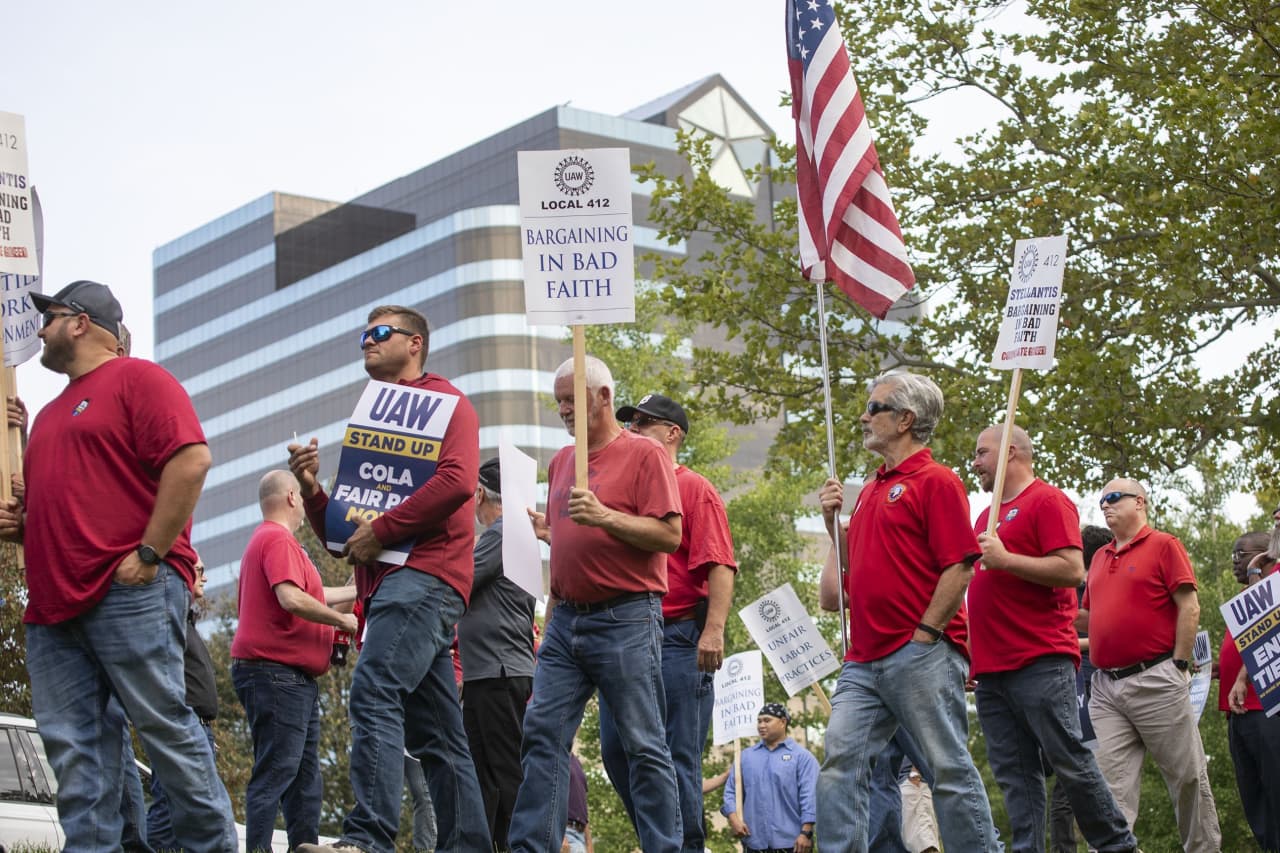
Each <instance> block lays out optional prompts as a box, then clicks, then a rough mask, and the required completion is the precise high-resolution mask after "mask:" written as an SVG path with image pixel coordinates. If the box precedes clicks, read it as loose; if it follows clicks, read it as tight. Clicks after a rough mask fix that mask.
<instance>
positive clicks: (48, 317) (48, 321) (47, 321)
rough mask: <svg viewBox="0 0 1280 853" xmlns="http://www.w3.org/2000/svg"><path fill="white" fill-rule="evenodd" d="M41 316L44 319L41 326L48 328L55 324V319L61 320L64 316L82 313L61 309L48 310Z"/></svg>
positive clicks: (74, 315) (75, 315)
mask: <svg viewBox="0 0 1280 853" xmlns="http://www.w3.org/2000/svg"><path fill="white" fill-rule="evenodd" d="M40 316H41V318H42V319H43V320H44V325H43V326H42V327H41V328H44V329H47V328H49V327H50V326H51V325H53V321H54V320H60V319H62V318H63V317H79V316H80V315H79V314H76V313H71V314H67V313H64V312H60V311H46V312H44V314H42V315H40Z"/></svg>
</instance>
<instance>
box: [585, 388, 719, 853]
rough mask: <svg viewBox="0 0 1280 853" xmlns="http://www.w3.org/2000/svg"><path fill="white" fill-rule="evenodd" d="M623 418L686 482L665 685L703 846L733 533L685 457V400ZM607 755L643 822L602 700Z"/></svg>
mask: <svg viewBox="0 0 1280 853" xmlns="http://www.w3.org/2000/svg"><path fill="white" fill-rule="evenodd" d="M617 417H618V420H619V421H622V422H623V423H626V424H627V428H628V429H630V430H631V431H632V432H634V433H637V434H639V435H645V436H648V437H649V438H652V439H653V440H654V441H656V442H658V443H659V444H661V445H662V447H663V449H664V450H666V452H667V456H668V458H669V459H670V460H671V464H672V466H674V468H675V473H676V487H677V488H678V489H679V490H680V506H681V509H682V513H683V514H682V515H681V519H680V525H681V532H680V547H679V548H677V549H676V551H675V553H673V554H671V555H669V556H668V557H667V594H666V596H664V597H663V599H662V623H663V626H662V687H663V691H664V692H665V694H666V698H667V707H666V718H667V746H668V748H669V749H670V750H671V762H672V764H674V765H675V769H676V782H677V784H678V785H679V788H680V817H681V818H682V820H683V821H684V850H686V851H693V853H702V851H703V850H704V849H705V846H706V845H705V839H706V830H705V828H704V825H703V813H702V750H703V747H705V746H706V743H707V731H708V729H710V727H711V712H712V706H713V703H714V700H715V695H714V689H715V671H716V670H717V669H719V668H720V664H721V662H722V661H723V660H724V624H725V620H726V619H727V618H728V616H729V605H730V603H731V602H732V601H733V581H734V573H735V572H736V571H737V568H738V564H737V563H736V562H734V559H733V540H732V538H730V536H729V519H728V517H727V516H726V515H725V510H724V501H722V500H721V499H720V495H719V493H717V492H716V488H715V486H713V485H711V483H710V481H709V480H707V478H706V477H703V476H702V475H701V474H698V473H695V472H694V471H691V470H690V469H688V468H686V467H685V466H683V465H681V464H680V463H679V462H678V461H677V456H678V455H679V452H680V446H681V445H682V444H683V443H684V438H685V436H686V435H688V434H689V417H688V415H686V414H685V411H684V407H683V406H681V405H680V404H679V403H677V402H676V401H675V400H672V399H670V398H669V397H664V396H662V395H661V394H646V395H645V396H644V397H643V398H642V399H641V400H640V402H639V403H637V404H636V405H634V406H623V407H622V408H621V409H618V412H617ZM600 757H601V759H602V760H603V761H604V768H605V771H606V772H607V773H608V774H609V779H610V781H612V782H613V787H614V788H615V789H617V791H618V796H619V798H621V800H622V805H623V806H624V807H625V808H626V810H627V814H628V815H629V816H630V817H631V823H632V824H633V825H634V824H635V823H636V815H635V804H634V802H633V801H632V797H631V783H630V776H631V773H630V767H629V765H628V762H627V755H626V751H625V750H624V749H623V748H622V738H621V737H620V736H619V734H618V727H617V724H616V723H615V722H614V718H613V712H612V711H611V710H610V709H609V703H608V702H607V701H604V700H602V701H601V702H600Z"/></svg>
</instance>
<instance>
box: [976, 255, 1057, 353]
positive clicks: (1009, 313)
mask: <svg viewBox="0 0 1280 853" xmlns="http://www.w3.org/2000/svg"><path fill="white" fill-rule="evenodd" d="M1066 256H1067V238H1066V237H1065V236H1058V237H1036V238H1034V239H1031V240H1019V241H1017V242H1016V243H1015V244H1014V247H1013V257H1014V263H1013V270H1012V272H1010V274H1009V296H1008V298H1007V299H1006V300H1005V305H1004V314H1003V315H1002V319H1001V323H1000V336H999V338H998V339H997V341H996V351H995V354H994V355H993V356H992V357H991V366H992V367H995V368H999V369H1000V370H1012V369H1014V368H1017V367H1025V368H1030V369H1032V370H1048V369H1050V368H1052V367H1053V351H1054V347H1055V346H1056V344H1057V341H1058V309H1059V307H1060V306H1061V305H1062V273H1063V270H1064V269H1065V267H1066Z"/></svg>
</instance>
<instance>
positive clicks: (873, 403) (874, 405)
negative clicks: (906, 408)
mask: <svg viewBox="0 0 1280 853" xmlns="http://www.w3.org/2000/svg"><path fill="white" fill-rule="evenodd" d="M898 411H901V409H899V408H898V407H897V406H890V405H889V404H888V403H881V402H880V401H879V400H869V401H868V402H867V414H868V415H870V416H871V417H873V418H874V417H875V416H876V415H878V414H880V413H881V412H898Z"/></svg>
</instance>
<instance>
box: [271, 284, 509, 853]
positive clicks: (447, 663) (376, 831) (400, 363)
mask: <svg viewBox="0 0 1280 853" xmlns="http://www.w3.org/2000/svg"><path fill="white" fill-rule="evenodd" d="M428 337H429V332H428V329H427V320H426V318H425V317H423V316H422V314H420V313H419V312H417V311H415V310H414V309H412V308H407V307H404V306H399V305H383V306H379V307H377V308H374V309H373V310H372V311H371V312H370V313H369V320H368V324H367V325H366V327H365V329H364V331H363V332H362V333H361V334H360V349H361V351H362V352H363V354H364V368H365V372H366V373H368V374H369V378H371V379H377V380H380V381H383V382H392V383H399V384H401V385H406V386H409V387H412V388H419V389H425V390H427V391H432V392H435V393H437V394H447V395H451V396H454V397H456V398H457V400H456V404H455V406H454V409H453V415H452V418H451V420H450V421H449V426H448V430H447V431H446V433H445V436H444V439H443V440H442V441H441V442H440V446H439V448H438V450H439V456H438V459H437V462H436V469H435V472H434V473H433V474H432V475H431V477H430V478H428V479H427V480H426V481H425V482H423V483H422V484H421V485H420V486H418V487H417V490H416V491H415V492H414V493H413V494H412V495H411V496H410V497H409V498H408V499H406V500H405V501H403V502H402V503H400V504H398V505H397V506H395V507H394V508H392V509H389V510H387V511H386V512H385V513H383V514H382V515H380V516H378V517H377V518H376V519H374V520H373V521H372V522H368V521H360V522H359V523H358V526H357V528H356V531H355V532H354V533H353V534H351V536H350V538H348V539H347V542H346V546H345V553H346V554H347V559H348V560H349V561H350V562H352V563H353V564H354V565H355V567H356V588H357V591H358V595H359V598H360V601H361V603H362V607H363V612H364V620H365V621H364V644H363V648H362V651H361V653H360V657H359V659H358V660H357V662H356V668H355V672H354V673H353V675H352V681H351V700H350V707H349V709H348V713H349V715H350V718H351V788H352V792H353V794H354V795H355V801H356V802H355V807H354V808H353V809H352V810H351V812H350V813H349V814H348V815H347V818H346V820H345V821H344V823H343V828H342V839H341V840H340V841H339V843H338V845H337V848H335V849H339V850H342V849H355V850H364V851H368V852H369V853H390V851H391V850H393V849H394V847H395V835H396V829H397V827H398V826H399V822H400V805H401V796H402V793H403V786H404V773H403V767H404V764H403V760H402V758H403V753H404V751H405V750H406V749H407V750H408V751H409V753H410V754H411V755H413V757H414V758H417V759H418V760H419V761H421V762H422V768H423V770H424V771H425V772H426V776H427V783H428V786H429V788H430V790H431V801H432V804H433V805H434V807H435V812H436V823H437V826H438V829H439V841H438V843H439V845H440V848H441V849H443V850H453V851H462V852H463V853H470V851H477V853H479V851H489V850H490V848H491V846H492V845H491V844H490V841H489V832H488V829H487V827H486V824H485V818H484V809H483V801H482V799H481V797H480V786H479V785H478V784H477V782H476V771H475V767H474V766H473V765H472V763H471V753H470V751H469V750H468V749H467V739H466V734H465V732H464V731H463V727H462V710H461V708H460V707H459V706H458V691H457V686H456V683H455V682H454V677H453V660H452V658H451V656H450V654H449V647H450V645H451V644H452V642H453V634H454V626H456V625H457V623H458V619H459V618H460V617H461V616H462V614H463V612H464V610H465V609H466V606H467V601H468V599H469V597H470V595H471V575H472V571H473V566H472V558H471V549H472V545H473V543H474V539H475V532H474V531H475V520H474V513H473V508H472V507H473V500H474V496H475V490H476V470H477V468H478V467H479V464H480V448H479V444H480V441H479V425H478V421H477V419H476V413H475V409H474V408H472V406H471V403H470V402H469V401H468V400H467V398H466V397H465V396H463V394H462V392H461V391H459V390H458V389H457V388H455V387H454V386H453V384H451V383H450V382H449V381H448V380H446V379H445V378H444V377H443V376H438V375H436V374H434V373H426V372H424V370H425V366H426V359H427V345H428ZM289 453H290V455H289V467H290V468H291V469H292V470H293V473H294V474H295V475H296V476H297V478H298V483H299V484H300V486H301V489H302V494H303V497H304V499H305V506H306V510H307V518H308V519H309V520H310V522H311V526H312V527H313V528H314V529H315V531H316V533H317V534H319V536H320V539H321V541H326V537H325V509H326V507H327V506H328V502H329V499H328V496H327V495H326V494H325V493H324V491H323V490H322V489H321V488H320V481H319V479H318V472H319V468H320V461H319V459H320V457H319V447H318V443H317V441H316V440H315V439H312V440H311V442H310V443H309V444H306V445H296V444H295V445H291V446H290V448H289ZM406 540H408V541H412V542H413V546H412V549H411V550H410V553H409V557H408V560H407V561H406V562H405V564H404V565H403V566H398V565H391V564H387V563H380V562H378V559H377V558H378V555H379V554H380V553H382V551H383V547H384V545H385V544H392V543H396V542H403V541H406ZM392 768H394V772H391V771H392ZM299 849H300V850H303V851H304V853H305V851H307V850H315V849H317V848H315V846H314V845H309V844H304V845H301V847H300V848H299ZM321 849H323V848H321Z"/></svg>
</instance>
